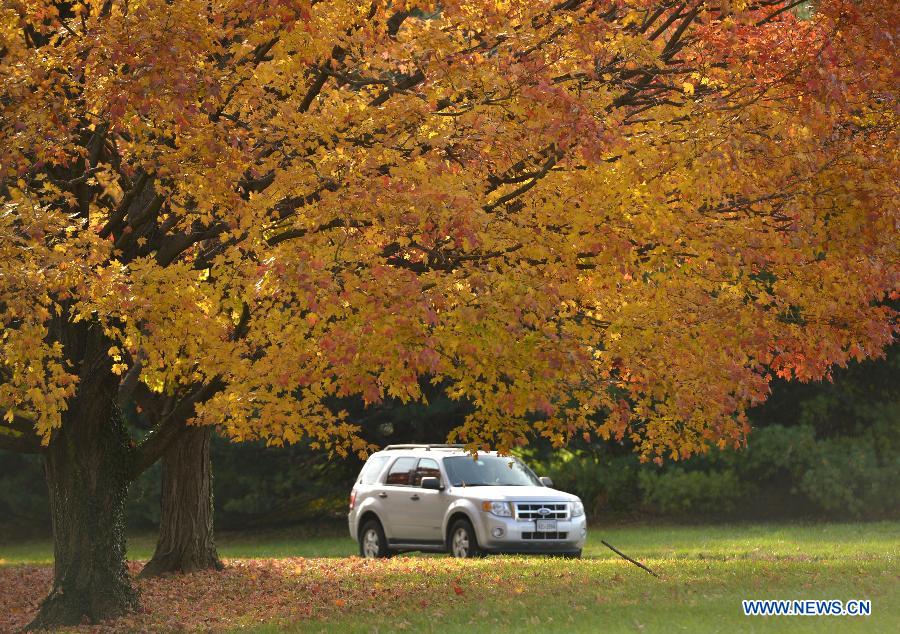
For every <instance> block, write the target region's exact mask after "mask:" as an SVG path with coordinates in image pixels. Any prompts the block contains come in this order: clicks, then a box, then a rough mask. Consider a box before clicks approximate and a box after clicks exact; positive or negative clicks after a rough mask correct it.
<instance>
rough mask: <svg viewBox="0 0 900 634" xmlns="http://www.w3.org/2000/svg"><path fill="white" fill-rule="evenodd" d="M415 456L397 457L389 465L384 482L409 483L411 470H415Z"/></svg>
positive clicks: (416, 460)
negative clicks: (389, 468)
mask: <svg viewBox="0 0 900 634" xmlns="http://www.w3.org/2000/svg"><path fill="white" fill-rule="evenodd" d="M416 462H418V459H417V458H397V460H396V462H394V464H392V465H391V470H390V471H389V472H388V475H387V479H386V480H385V481H384V483H385V484H397V485H406V486H408V485H409V481H410V480H411V479H412V474H413V471H415V470H416Z"/></svg>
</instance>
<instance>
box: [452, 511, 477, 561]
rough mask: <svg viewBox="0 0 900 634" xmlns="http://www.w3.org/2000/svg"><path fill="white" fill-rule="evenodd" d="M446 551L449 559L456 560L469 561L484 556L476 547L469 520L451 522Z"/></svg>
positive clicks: (475, 538) (475, 537)
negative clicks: (448, 553) (453, 558)
mask: <svg viewBox="0 0 900 634" xmlns="http://www.w3.org/2000/svg"><path fill="white" fill-rule="evenodd" d="M447 550H448V551H449V552H450V556H451V557H456V558H457V559H470V558H472V557H481V556H482V555H484V551H482V550H481V547H480V546H479V545H478V537H477V536H476V535H475V529H474V528H473V527H472V523H471V522H470V521H469V520H456V521H455V522H453V525H452V526H451V527H450V534H449V536H448V538H447Z"/></svg>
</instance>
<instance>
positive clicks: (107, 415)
mask: <svg viewBox="0 0 900 634" xmlns="http://www.w3.org/2000/svg"><path fill="white" fill-rule="evenodd" d="M89 376H90V378H92V379H93V380H90V379H89ZM82 378H83V381H82V382H81V383H80V384H79V389H78V395H77V397H76V398H75V399H73V401H72V402H70V403H69V410H68V411H67V412H66V413H65V415H64V417H63V425H62V427H61V428H60V429H58V430H56V431H54V433H53V436H52V438H51V441H50V444H49V446H48V447H47V450H46V452H45V458H44V471H45V475H46V479H47V486H48V488H49V492H50V514H51V518H52V525H53V540H54V555H55V563H54V573H53V588H52V590H51V591H50V594H49V596H47V598H46V599H45V600H44V602H43V603H42V604H41V607H40V610H39V611H38V614H37V617H35V620H34V621H33V622H32V624H31V625H30V626H29V627H30V628H48V627H57V626H62V625H75V624H78V623H81V622H82V621H84V620H88V621H90V622H97V621H101V620H104V619H109V618H114V617H117V616H120V615H122V614H124V613H126V612H129V611H131V610H133V609H135V608H136V607H137V592H136V591H135V589H134V588H133V586H132V585H131V579H130V577H129V575H128V570H127V568H126V565H125V497H126V494H127V492H128V482H129V478H128V466H129V460H130V457H131V449H130V445H129V440H128V435H127V433H126V431H125V426H124V423H123V421H122V418H121V416H120V413H119V411H118V407H117V405H116V401H115V385H116V382H115V376H114V375H112V374H107V375H104V373H103V372H102V371H99V372H97V373H96V374H94V375H84V374H83V375H82Z"/></svg>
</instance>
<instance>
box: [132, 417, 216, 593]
mask: <svg viewBox="0 0 900 634" xmlns="http://www.w3.org/2000/svg"><path fill="white" fill-rule="evenodd" d="M210 435H211V434H210V429H209V428H208V427H188V428H187V429H185V430H183V431H182V432H181V433H180V434H179V439H178V442H175V443H172V445H171V446H170V447H169V448H168V449H167V450H166V452H165V453H164V454H163V458H162V494H161V497H160V520H159V540H158V542H157V544H156V552H154V554H153V558H152V559H151V560H150V561H149V562H148V563H147V565H146V566H145V567H144V569H143V570H142V571H141V575H140V576H141V577H153V576H158V575H163V574H167V573H187V572H196V571H199V570H209V569H215V570H221V569H222V568H223V566H222V562H221V560H220V559H219V555H218V553H217V552H216V545H215V540H214V534H213V493H212V461H211V460H210V455H209V447H210Z"/></svg>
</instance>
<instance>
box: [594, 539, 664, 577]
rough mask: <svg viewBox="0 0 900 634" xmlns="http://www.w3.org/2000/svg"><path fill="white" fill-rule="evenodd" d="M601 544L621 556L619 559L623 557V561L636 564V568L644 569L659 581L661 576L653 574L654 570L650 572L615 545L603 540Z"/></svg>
mask: <svg viewBox="0 0 900 634" xmlns="http://www.w3.org/2000/svg"><path fill="white" fill-rule="evenodd" d="M600 543H601V544H603V545H604V546H606V547H607V548H609V549H610V550H611V551H613V552H614V553H616V554H617V555H619V557H622V558H623V559H625V560H627V561H630V562H631V563H633V564H634V565H635V566H637V567H638V568H643V569H644V570H646V571H647V572H649V573H650V574H651V575H653V576H654V577H656V578H657V579H659V575H658V574H656V573H655V572H653V571H652V570H650V569H649V568H648V567H647V566H645V565H644V564H642V563H641V562H639V561H636V560H634V559H632V558H631V557H629V556H628V555H626V554H625V553H623V552H622V551H621V550H619V549H618V548H616V547H615V546H613V545H612V544H610V543H609V542H607V541H605V540H602V539H601V540H600Z"/></svg>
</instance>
